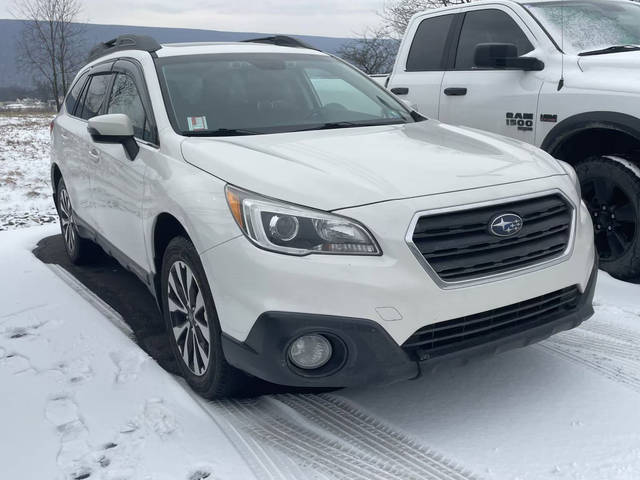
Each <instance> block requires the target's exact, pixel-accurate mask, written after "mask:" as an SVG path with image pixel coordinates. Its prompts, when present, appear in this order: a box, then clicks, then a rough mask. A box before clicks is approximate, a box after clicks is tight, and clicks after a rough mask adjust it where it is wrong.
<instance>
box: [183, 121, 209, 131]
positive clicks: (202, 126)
mask: <svg viewBox="0 0 640 480" xmlns="http://www.w3.org/2000/svg"><path fill="white" fill-rule="evenodd" d="M187 125H189V131H190V132H196V131H198V130H207V117H187Z"/></svg>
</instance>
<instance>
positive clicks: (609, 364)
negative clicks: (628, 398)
mask: <svg viewBox="0 0 640 480" xmlns="http://www.w3.org/2000/svg"><path fill="white" fill-rule="evenodd" d="M610 338H611V339H610V340H609V339H607V336H606V335H603V334H601V333H593V332H591V331H590V330H587V329H584V328H580V329H577V330H571V331H568V332H563V333H559V334H557V335H556V336H554V337H551V338H550V339H548V340H546V341H545V342H542V343H541V344H539V345H540V348H542V349H545V350H547V351H550V352H552V353H553V354H556V355H558V356H560V357H563V358H565V359H567V360H570V361H572V362H574V363H577V364H578V365H581V366H583V367H586V368H588V369H590V370H592V371H594V372H596V373H598V374H599V375H602V376H603V377H606V378H608V379H609V380H613V381H614V382H616V383H619V384H621V385H624V386H626V387H628V388H631V389H632V390H635V391H636V392H639V393H640V355H638V349H637V348H638V347H637V344H634V343H633V342H630V341H619V340H617V339H616V338H614V337H610Z"/></svg>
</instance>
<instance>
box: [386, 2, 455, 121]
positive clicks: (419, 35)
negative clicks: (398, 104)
mask: <svg viewBox="0 0 640 480" xmlns="http://www.w3.org/2000/svg"><path fill="white" fill-rule="evenodd" d="M455 12H456V11H455V10H453V11H452V10H448V11H447V12H444V13H440V14H436V15H433V16H429V17H427V18H425V19H424V20H422V21H420V22H415V23H414V24H413V25H412V26H411V27H410V30H409V31H407V33H406V38H408V39H409V38H410V39H412V40H411V42H410V43H406V44H405V43H403V45H402V47H401V51H400V52H399V53H398V59H399V60H398V62H399V63H398V64H397V65H396V66H395V67H394V70H393V75H392V76H391V79H390V81H389V85H388V88H389V89H390V90H391V92H392V93H394V94H396V95H397V96H398V97H399V98H401V99H406V100H408V101H409V103H411V105H412V107H413V108H415V109H416V110H417V111H418V112H420V113H422V114H423V115H426V116H427V117H431V118H438V108H439V104H440V92H441V87H442V79H443V76H444V70H445V66H446V64H447V63H448V56H449V54H450V48H451V35H452V33H453V32H454V26H455V23H456V18H457V17H456V14H455Z"/></svg>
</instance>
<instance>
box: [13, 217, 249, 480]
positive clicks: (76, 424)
mask: <svg viewBox="0 0 640 480" xmlns="http://www.w3.org/2000/svg"><path fill="white" fill-rule="evenodd" d="M54 233H57V227H55V226H53V225H51V226H44V227H36V228H30V229H23V230H16V231H11V232H2V233H0V235H1V236H0V239H1V240H0V242H1V245H2V249H1V250H0V271H3V272H5V275H3V276H2V277H1V278H0V291H1V292H2V300H3V302H2V310H0V385H1V387H0V392H1V398H2V400H0V424H1V425H2V426H3V431H4V433H5V437H4V441H3V442H2V448H1V449H0V465H1V466H2V467H0V468H1V471H2V475H0V476H1V477H2V478H14V479H56V480H57V479H71V478H85V477H84V475H90V477H86V478H101V479H110V480H116V479H120V480H125V479H158V480H160V479H167V480H177V479H191V478H194V479H195V478H199V477H198V476H197V475H196V476H194V474H195V473H196V472H198V471H199V472H200V473H201V474H202V475H200V477H202V478H204V474H205V473H209V474H210V477H211V478H232V479H236V478H237V479H243V480H244V479H251V478H253V475H252V473H251V471H250V470H249V468H248V467H247V465H246V463H245V462H244V461H243V459H242V458H241V457H240V456H239V454H238V453H237V452H236V450H235V449H234V448H233V447H232V446H231V445H230V444H229V442H228V440H227V437H226V436H225V434H224V432H223V431H222V430H221V429H220V428H219V427H218V426H217V425H216V423H215V422H214V421H213V420H212V418H211V416H210V415H209V413H208V412H207V411H206V410H204V409H203V406H202V405H201V404H200V403H199V402H196V401H194V399H193V397H192V395H191V394H190V393H189V392H188V391H187V390H186V389H185V388H184V387H183V385H182V384H181V383H180V382H179V381H178V380H177V379H176V378H174V377H173V376H171V375H170V374H168V373H167V372H165V371H164V370H162V369H161V368H160V367H159V366H158V365H157V364H156V363H155V362H153V361H152V360H151V359H150V358H149V357H148V356H147V355H146V354H145V353H144V352H143V351H142V350H141V349H140V348H139V347H138V346H137V345H136V344H135V343H134V342H133V341H132V340H131V339H130V338H129V337H128V336H127V335H125V334H124V333H123V332H122V330H121V329H120V328H118V327H117V326H116V325H114V324H112V323H111V322H110V321H109V320H108V318H107V317H105V316H104V315H103V314H102V313H101V311H100V310H98V309H96V308H95V307H94V306H93V305H92V304H91V303H89V302H87V301H86V300H85V299H84V298H83V296H81V295H79V294H78V293H77V292H76V291H75V290H74V289H73V288H70V287H69V286H67V285H66V284H65V283H64V282H63V281H62V280H61V279H60V277H59V276H58V275H56V274H55V273H54V272H53V271H51V270H50V269H49V268H48V267H46V266H45V265H44V264H42V263H40V262H39V261H38V260H37V259H36V258H35V257H34V256H33V255H32V253H31V249H32V248H33V247H34V246H35V244H36V243H37V241H38V240H39V239H41V238H42V237H44V236H48V235H52V234H54ZM35 292H37V295H34V293H35ZM214 471H215V476H214V475H213V472H214Z"/></svg>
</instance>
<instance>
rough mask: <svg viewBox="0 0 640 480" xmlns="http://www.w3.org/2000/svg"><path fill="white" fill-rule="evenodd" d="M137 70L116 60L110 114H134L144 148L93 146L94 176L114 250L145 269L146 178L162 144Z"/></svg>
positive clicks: (101, 220)
mask: <svg viewBox="0 0 640 480" xmlns="http://www.w3.org/2000/svg"><path fill="white" fill-rule="evenodd" d="M135 68H136V67H135V65H134V64H133V63H132V62H129V61H126V60H119V61H118V62H116V63H115V64H114V66H113V72H114V75H115V78H114V80H113V86H112V88H111V92H110V94H109V96H108V100H107V104H106V108H105V111H104V113H105V114H112V113H122V114H125V115H127V116H128V117H129V119H130V120H131V123H132V124H133V130H134V135H135V137H136V141H137V142H138V145H139V146H140V152H139V153H138V155H137V156H136V158H135V159H133V160H132V159H130V158H129V157H128V156H127V154H126V152H125V149H124V147H123V146H122V145H120V144H105V143H94V144H93V148H94V149H95V150H96V153H97V159H96V162H95V170H94V173H93V175H92V183H93V216H94V218H95V219H96V220H97V227H98V232H99V233H100V234H101V235H102V236H103V237H104V238H105V239H106V240H107V242H108V243H109V244H111V245H110V246H111V247H112V248H113V251H112V252H111V253H112V254H113V255H114V256H116V257H119V256H120V257H121V256H122V255H124V256H125V259H124V260H125V261H126V262H127V263H129V266H132V267H133V268H135V267H136V266H138V267H141V268H142V269H144V266H145V265H146V261H147V252H146V249H145V243H144V240H143V238H144V236H143V227H142V198H143V195H144V178H145V169H146V165H147V164H148V163H149V162H150V161H152V160H153V155H154V153H155V152H156V151H157V148H156V147H155V146H154V145H153V142H154V141H155V129H154V128H153V127H152V125H153V123H152V121H151V118H150V117H149V115H148V114H147V111H148V110H147V108H146V107H145V105H144V104H143V101H142V97H141V94H140V92H141V88H142V87H141V86H139V84H138V81H139V80H138V78H139V77H138V76H137V75H134V72H135ZM120 259H121V260H122V258H120ZM131 262H133V264H131ZM136 273H138V274H140V273H142V272H141V271H136Z"/></svg>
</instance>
